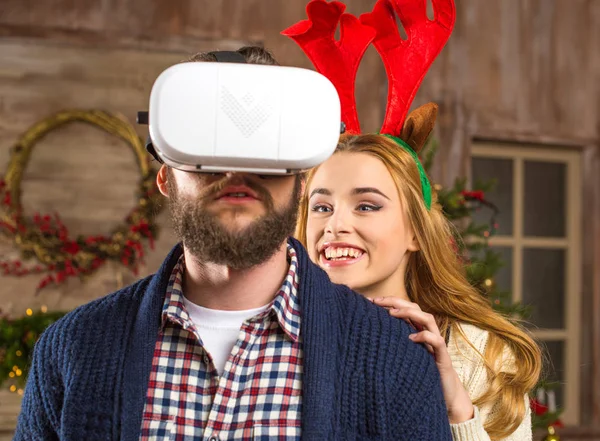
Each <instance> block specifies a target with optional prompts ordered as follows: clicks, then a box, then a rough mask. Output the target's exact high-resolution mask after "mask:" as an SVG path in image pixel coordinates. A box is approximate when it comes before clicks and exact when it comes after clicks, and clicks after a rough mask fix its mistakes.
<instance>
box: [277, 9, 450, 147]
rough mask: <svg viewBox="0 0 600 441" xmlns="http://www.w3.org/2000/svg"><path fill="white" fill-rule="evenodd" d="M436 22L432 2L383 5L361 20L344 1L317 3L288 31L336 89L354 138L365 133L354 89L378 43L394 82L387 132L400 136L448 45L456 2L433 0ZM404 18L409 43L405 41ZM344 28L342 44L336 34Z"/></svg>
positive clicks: (390, 86)
mask: <svg viewBox="0 0 600 441" xmlns="http://www.w3.org/2000/svg"><path fill="white" fill-rule="evenodd" d="M432 2H433V8H434V14H435V17H434V19H433V20H429V18H428V17H427V7H426V0H378V1H377V3H376V4H375V7H374V8H373V11H372V12H370V13H368V14H363V15H361V16H360V19H357V18H356V17H354V16H353V15H351V14H347V13H344V11H345V9H346V6H345V5H344V4H343V3H340V2H338V1H332V2H330V3H328V2H326V1H325V0H311V1H310V3H308V5H307V7H306V13H307V15H308V20H303V21H301V22H299V23H296V24H295V25H293V26H291V27H289V28H288V29H286V30H285V31H283V32H282V34H283V35H287V36H288V37H290V38H292V39H293V40H294V41H295V42H296V43H297V44H298V45H299V46H300V47H301V48H302V50H304V52H305V53H306V55H307V56H308V58H309V59H310V60H311V61H312V62H313V64H314V66H315V68H316V69H317V71H318V72H320V73H321V74H323V75H325V76H326V77H327V78H329V80H330V81H331V82H332V83H333V84H334V86H335V87H336V89H337V91H338V94H339V96H340V101H341V105H342V118H343V122H344V123H345V124H346V131H347V132H349V133H356V134H358V133H360V123H359V121H358V115H357V112H356V102H355V97H354V85H355V80H356V72H357V71H358V66H359V64H360V61H361V59H362V57H363V55H364V53H365V50H366V49H367V47H368V46H369V44H371V42H373V44H374V46H375V49H377V52H379V55H380V56H381V58H382V60H383V63H384V66H385V70H386V73H387V76H388V80H389V86H388V99H387V108H386V114H385V119H384V123H383V126H382V128H381V133H383V134H388V135H392V136H398V134H399V133H400V132H401V130H402V127H403V125H404V120H405V118H406V115H407V113H408V109H409V108H410V105H411V103H412V101H413V99H414V97H415V94H416V93H417V90H418V89H419V86H420V84H421V82H422V81H423V77H424V76H425V73H426V72H427V71H428V70H429V67H430V66H431V63H432V62H433V60H435V58H436V57H437V56H438V55H439V53H440V51H441V50H442V48H443V47H444V45H445V44H446V41H448V38H449V37H450V34H451V33H452V28H453V26H454V20H455V17H456V12H455V9H454V1H453V0H432ZM394 13H396V14H398V17H399V18H400V21H401V22H402V25H403V26H404V29H405V30H406V34H407V37H408V38H407V39H406V40H403V39H402V38H401V37H400V33H399V32H398V28H397V26H396V20H395V17H394ZM338 23H339V24H340V31H341V32H340V40H339V41H336V40H335V37H334V34H335V29H336V27H337V25H338Z"/></svg>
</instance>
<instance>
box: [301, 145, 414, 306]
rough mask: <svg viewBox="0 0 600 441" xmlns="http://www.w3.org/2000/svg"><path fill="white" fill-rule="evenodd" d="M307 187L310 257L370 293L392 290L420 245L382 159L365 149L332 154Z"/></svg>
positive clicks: (388, 293) (332, 274) (331, 274)
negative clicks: (360, 151) (366, 151)
mask: <svg viewBox="0 0 600 441" xmlns="http://www.w3.org/2000/svg"><path fill="white" fill-rule="evenodd" d="M307 191H308V195H309V206H308V221H307V247H308V252H309V255H310V258H311V259H312V260H313V261H314V262H316V263H317V264H318V265H319V266H320V267H321V268H323V269H324V270H325V271H326V272H327V273H328V275H329V277H330V278H331V280H332V281H333V282H335V283H342V284H344V285H347V286H349V287H350V288H352V289H354V290H356V291H358V292H360V293H362V294H364V295H368V296H379V295H385V296H391V295H396V293H397V292H398V290H400V289H402V288H401V287H402V286H403V284H404V273H405V271H406V263H407V261H408V253H409V252H410V251H416V250H417V249H418V246H417V244H416V240H415V239H414V234H413V231H412V228H411V226H410V225H409V223H408V218H407V215H406V212H405V210H404V209H403V207H402V203H401V201H400V197H399V194H398V190H397V187H396V185H395V183H394V181H393V179H392V177H391V175H390V173H389V172H388V170H387V168H386V167H385V165H384V164H383V162H381V161H380V160H379V159H377V158H376V157H374V156H372V155H369V154H367V153H337V154H334V155H333V156H332V157H331V158H330V159H328V160H327V161H325V163H323V164H322V165H321V166H320V167H319V169H318V170H317V172H316V173H315V175H314V177H313V180H312V182H311V184H310V188H307ZM402 291H404V289H402Z"/></svg>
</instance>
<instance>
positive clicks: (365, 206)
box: [358, 204, 382, 212]
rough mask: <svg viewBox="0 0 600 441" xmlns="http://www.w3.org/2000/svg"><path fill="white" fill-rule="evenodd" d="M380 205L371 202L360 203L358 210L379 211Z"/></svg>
mask: <svg viewBox="0 0 600 441" xmlns="http://www.w3.org/2000/svg"><path fill="white" fill-rule="evenodd" d="M381 208H382V207H381V205H371V204H360V205H359V206H358V211H362V212H369V211H379V210H381Z"/></svg>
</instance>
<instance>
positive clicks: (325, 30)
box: [282, 0, 376, 133]
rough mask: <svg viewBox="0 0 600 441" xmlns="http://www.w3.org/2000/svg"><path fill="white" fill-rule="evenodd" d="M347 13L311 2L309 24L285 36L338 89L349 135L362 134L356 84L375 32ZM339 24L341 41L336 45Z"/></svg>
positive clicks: (340, 6) (318, 1)
mask: <svg viewBox="0 0 600 441" xmlns="http://www.w3.org/2000/svg"><path fill="white" fill-rule="evenodd" d="M345 9H346V5H344V4H343V3H340V2H338V1H333V2H330V3H328V2H326V1H325V0H311V2H310V3H308V5H307V6H306V14H307V15H308V20H303V21H301V22H299V23H296V24H295V25H293V26H291V27H289V28H287V29H286V30H285V31H283V32H282V34H283V35H287V36H288V37H290V38H292V39H293V40H294V41H295V42H296V43H297V44H298V45H299V46H300V47H301V48H302V50H303V51H304V52H305V53H306V55H307V56H308V58H309V59H310V60H311V61H312V63H313V64H314V66H315V68H316V69H317V71H318V72H319V73H321V74H323V75H325V76H326V77H327V78H329V80H330V81H331V82H332V83H333V85H334V86H335V88H336V89H337V92H338V95H339V96H340V102H341V107H342V120H343V122H344V123H345V124H346V131H347V132H348V133H360V123H359V122H358V115H357V113H356V101H355V97H354V84H355V81H356V72H357V71H358V66H359V64H360V60H361V59H362V57H363V55H364V53H365V51H366V50H367V47H368V46H369V44H371V41H373V39H374V38H375V34H376V32H375V30H374V29H373V28H372V27H370V26H365V25H363V24H361V23H360V22H359V20H358V19H357V18H356V17H354V16H353V15H351V14H344V11H345ZM338 23H340V40H339V41H336V40H335V37H334V35H335V29H336V28H337V26H338Z"/></svg>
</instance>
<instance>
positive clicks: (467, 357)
mask: <svg viewBox="0 0 600 441" xmlns="http://www.w3.org/2000/svg"><path fill="white" fill-rule="evenodd" d="M460 326H461V328H462V330H463V332H464V334H465V336H466V337H467V339H468V340H469V341H470V342H471V344H473V346H475V348H477V350H478V351H479V352H480V353H482V354H484V353H485V347H486V345H487V341H488V331H484V330H482V329H480V328H478V327H476V326H473V325H468V324H465V323H463V324H461V325H460ZM448 352H449V353H450V358H451V360H452V366H453V367H454V369H455V370H456V372H457V373H458V377H459V378H460V381H461V382H462V384H463V385H464V386H465V388H466V389H467V392H468V393H469V396H470V397H471V401H474V400H475V399H477V398H479V397H480V396H482V395H483V394H484V393H485V391H486V390H487V386H488V378H487V377H488V376H487V371H486V369H485V366H484V364H483V360H482V359H481V357H479V356H478V355H477V353H476V352H475V351H474V350H473V348H472V347H471V346H470V345H469V344H468V343H467V342H466V341H465V340H464V338H463V337H462V335H460V333H459V332H457V331H454V332H451V333H450V340H449V342H448ZM523 399H524V400H525V406H526V409H527V413H526V415H525V419H524V420H523V422H522V423H521V425H520V426H519V427H518V428H517V430H516V431H515V432H513V433H512V434H511V435H510V436H508V437H506V438H503V440H505V441H531V439H532V434H531V409H530V407H529V398H528V396H525V397H523ZM492 414H493V409H492V408H491V407H489V406H484V407H482V408H481V409H478V408H477V407H475V416H474V418H473V419H471V420H469V421H465V422H464V423H460V424H452V425H451V428H452V438H453V439H454V441H489V440H490V437H489V435H488V434H487V433H486V431H485V430H484V429H483V424H484V423H485V421H486V420H487V418H488V417H489V416H490V415H492Z"/></svg>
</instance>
